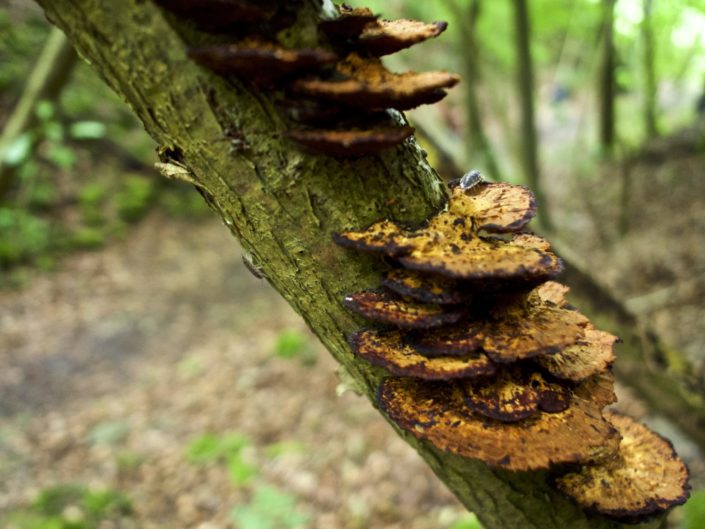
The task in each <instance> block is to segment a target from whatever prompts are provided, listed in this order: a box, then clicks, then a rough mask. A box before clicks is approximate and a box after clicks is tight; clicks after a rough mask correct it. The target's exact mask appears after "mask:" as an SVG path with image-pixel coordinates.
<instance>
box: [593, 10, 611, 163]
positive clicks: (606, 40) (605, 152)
mask: <svg viewBox="0 0 705 529" xmlns="http://www.w3.org/2000/svg"><path fill="white" fill-rule="evenodd" d="M615 2H616V0H602V6H603V14H602V50H601V51H602V56H601V58H600V66H599V74H598V77H599V81H598V89H597V94H598V95H597V97H598V111H599V120H600V128H599V145H600V151H601V155H602V156H603V157H604V158H607V159H609V158H611V157H612V155H613V153H614V143H615V136H616V135H615V95H616V94H615V92H616V90H615V88H616V83H615V50H614V5H615Z"/></svg>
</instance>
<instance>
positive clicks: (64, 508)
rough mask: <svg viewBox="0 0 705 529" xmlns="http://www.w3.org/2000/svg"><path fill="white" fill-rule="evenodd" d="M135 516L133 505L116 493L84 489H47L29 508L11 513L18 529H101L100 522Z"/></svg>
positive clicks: (69, 486) (81, 487)
mask: <svg viewBox="0 0 705 529" xmlns="http://www.w3.org/2000/svg"><path fill="white" fill-rule="evenodd" d="M131 513H132V503H131V501H130V500H129V499H128V498H127V496H125V495H124V494H122V493H121V492H118V491H114V490H92V489H89V488H87V487H84V486H82V485H59V486H56V487H51V488H48V489H44V490H42V491H41V492H40V493H39V496H38V497H37V499H36V500H35V501H34V502H33V503H32V505H31V506H30V507H29V508H26V509H22V510H17V511H14V512H11V513H9V515H8V516H7V519H8V521H9V522H10V523H11V524H12V526H14V527H17V528H18V529H98V527H99V526H101V522H103V521H107V520H115V521H117V520H119V519H121V518H123V517H125V516H129V515H130V514H131Z"/></svg>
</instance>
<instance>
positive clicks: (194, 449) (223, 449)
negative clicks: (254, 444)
mask: <svg viewBox="0 0 705 529" xmlns="http://www.w3.org/2000/svg"><path fill="white" fill-rule="evenodd" d="M250 445H251V442H250V439H249V438H248V437H247V436H245V435H242V434H239V433H234V432H231V433H227V434H223V435H220V436H218V435H215V434H212V433H205V434H203V435H201V436H199V437H197V438H196V439H194V440H193V441H191V443H189V445H188V447H187V448H186V456H187V457H188V459H189V461H191V462H192V463H211V462H215V461H225V460H227V459H228V457H230V456H232V455H234V454H239V453H240V452H241V451H242V449H243V448H245V447H247V446H250Z"/></svg>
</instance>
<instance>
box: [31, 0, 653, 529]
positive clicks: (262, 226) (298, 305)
mask: <svg viewBox="0 0 705 529" xmlns="http://www.w3.org/2000/svg"><path fill="white" fill-rule="evenodd" d="M38 1H39V3H40V4H41V5H42V6H43V7H44V9H45V10H46V12H47V15H48V16H49V18H50V19H51V20H52V21H53V22H55V23H56V24H57V25H59V26H60V27H61V28H63V29H64V30H65V31H66V32H67V34H68V35H69V38H70V39H71V40H72V42H73V43H74V44H75V45H76V47H77V49H78V50H79V51H80V53H81V55H82V56H83V57H85V58H86V59H88V60H89V61H90V62H91V63H92V65H93V66H94V67H95V68H96V70H97V71H98V72H99V73H100V74H101V75H102V76H103V77H104V78H105V80H106V81H107V82H108V83H109V84H110V85H111V86H112V87H113V88H114V89H115V90H116V91H117V92H118V93H119V94H121V95H122V96H123V97H124V98H125V100H126V101H127V102H128V103H129V104H130V106H131V107H132V108H133V110H134V111H135V113H136V114H137V115H138V116H139V118H140V119H141V120H142V122H143V123H144V126H145V128H146V129H147V131H148V132H149V133H150V134H151V135H152V136H153V137H154V138H155V139H156V141H157V142H158V143H159V144H160V145H161V146H162V151H161V152H162V158H163V161H167V160H168V159H171V160H174V161H178V162H179V163H181V164H183V165H184V166H186V168H187V169H189V171H190V172H191V174H192V175H193V177H194V178H195V179H196V180H197V181H198V183H199V187H200V189H201V191H202V193H203V194H204V196H205V197H206V199H207V200H208V201H209V203H210V204H211V205H212V207H213V208H214V209H215V210H216V211H217V212H218V213H219V215H220V216H221V217H222V218H223V220H224V222H225V223H226V224H227V225H228V226H229V228H230V229H231V231H232V232H233V233H234V234H235V235H236V236H237V237H238V238H239V239H240V241H241V244H242V246H243V249H244V250H245V252H247V253H248V254H250V255H251V256H252V259H253V260H254V262H255V265H256V266H257V267H258V268H260V269H261V270H262V272H263V274H264V275H265V276H266V277H267V279H268V280H269V282H270V283H271V284H272V285H273V286H274V287H275V288H276V289H277V290H278V291H279V292H280V293H281V294H282V295H283V296H284V298H286V299H287V301H288V302H289V303H291V305H292V306H293V307H294V308H295V309H296V310H297V311H298V312H299V314H301V315H302V316H303V317H304V319H305V320H306V321H307V323H308V324H309V325H310V326H311V328H312V329H313V331H314V332H315V333H316V334H317V335H318V337H319V338H320V339H321V341H322V342H323V343H324V344H325V345H326V347H327V348H328V349H329V350H330V352H331V353H332V354H333V356H334V357H335V358H336V359H337V360H338V361H339V362H341V363H342V364H343V365H344V366H345V368H346V370H347V371H348V372H349V373H350V374H351V375H352V376H353V377H354V379H355V380H356V381H357V382H358V383H359V384H360V386H361V387H362V388H363V389H364V392H365V393H366V395H367V396H368V397H369V398H370V399H371V400H373V396H374V393H375V390H376V387H377V385H378V382H379V380H380V378H381V377H382V376H383V372H382V371H381V370H379V369H376V368H373V367H371V366H369V365H367V364H366V363H364V362H362V361H359V360H357V359H356V358H355V357H354V356H353V354H352V353H351V351H350V349H349V347H348V345H347V343H346V335H347V334H349V333H350V332H352V331H354V330H356V329H357V328H358V327H359V326H360V321H359V320H357V319H356V318H354V317H352V316H351V315H350V314H349V313H347V312H346V311H345V310H344V309H343V308H342V306H341V300H342V298H343V296H344V294H345V293H347V292H351V291H354V290H357V289H360V288H364V287H370V286H372V285H375V284H377V283H378V279H379V273H380V272H381V270H382V265H381V264H380V263H379V261H378V260H374V259H371V258H369V257H365V256H361V255H357V254H355V253H354V252H349V251H345V250H343V249H341V248H339V247H337V246H336V245H334V244H333V243H332V242H331V233H332V232H334V231H338V230H341V229H343V228H348V227H356V228H359V227H362V226H365V225H367V224H370V223H371V222H373V221H375V220H377V219H379V218H381V217H393V218H395V219H398V220H406V221H420V220H421V219H423V218H425V217H426V216H427V215H429V214H430V213H431V212H432V211H434V209H436V208H438V207H439V206H441V204H442V203H443V201H444V199H445V192H444V190H443V187H442V186H441V184H440V181H439V179H438V178H437V176H436V174H435V172H434V171H433V170H432V169H431V168H430V167H429V166H428V165H427V164H426V162H425V160H424V158H423V156H422V154H421V151H420V149H419V148H418V147H417V146H416V145H415V144H414V143H413V142H409V143H407V144H405V145H404V146H403V147H400V148H397V149H394V150H392V151H388V152H387V153H385V154H382V155H378V156H369V157H365V158H360V159H357V160H352V161H337V160H335V159H332V158H328V157H323V156H309V155H305V154H303V153H302V152H300V151H299V150H298V149H296V148H295V147H294V146H293V145H291V144H289V143H288V142H286V141H283V140H282V132H284V130H285V129H286V127H287V124H286V123H285V121H284V119H283V118H282V117H281V115H280V114H279V112H278V111H277V109H276V106H275V102H274V100H273V98H272V97H270V96H269V95H267V94H264V93H262V92H257V91H253V90H251V89H248V88H247V87H245V86H243V85H242V84H241V83H239V82H237V81H235V80H232V79H224V78H220V77H217V76H214V75H212V74H210V73H208V72H205V71H203V70H202V69H200V68H199V67H198V66H196V65H195V64H194V63H193V62H192V61H190V60H189V59H188V57H187V56H186V51H185V45H184V42H183V41H182V39H181V38H180V37H179V35H177V32H176V31H175V30H174V29H173V28H172V27H171V26H170V25H169V23H168V22H167V20H171V17H167V16H165V15H164V14H163V13H162V12H161V11H160V10H159V9H157V8H156V7H155V6H154V5H153V4H152V3H151V2H148V1H144V0H119V1H118V0H112V1H111V0H38ZM317 7H318V6H315V5H314V4H313V2H312V1H310V2H309V3H307V4H305V7H304V10H305V12H304V13H302V14H301V16H299V22H298V24H299V25H298V27H297V28H296V31H298V32H301V33H306V32H309V36H310V34H311V31H312V26H311V25H312V24H313V23H315V17H314V15H315V13H314V11H313V10H314V8H317ZM306 10H307V11H306ZM179 33H180V34H181V35H183V36H185V37H186V38H187V39H195V38H197V37H196V36H195V35H194V34H192V33H191V32H190V31H189V30H188V29H186V28H185V27H179ZM227 130H238V131H239V133H240V135H241V136H242V137H244V140H245V141H246V142H247V144H249V145H250V148H249V149H247V150H238V149H237V148H234V147H233V145H231V144H230V142H229V141H228V139H227V136H226V134H225V131H227ZM400 435H402V436H403V437H404V438H405V439H406V440H407V441H408V442H409V443H410V444H411V445H413V446H414V447H415V448H416V449H417V450H418V451H419V453H420V454H421V455H422V456H423V457H424V458H425V459H426V461H428V463H429V464H430V465H431V467H432V468H433V469H434V471H435V472H436V474H437V475H438V477H439V478H440V479H441V480H443V481H444V482H445V483H446V484H447V485H448V486H449V487H450V488H451V490H453V491H454V492H455V493H456V495H457V496H458V497H459V498H460V499H461V501H462V502H463V503H464V504H465V505H466V506H467V507H468V508H469V509H471V510H473V511H475V512H476V513H477V514H478V516H479V518H480V519H481V521H482V522H483V523H484V525H485V527H486V529H588V528H590V529H608V528H610V529H616V528H621V527H623V526H622V525H620V524H616V523H613V522H609V521H607V520H605V519H602V518H588V517H587V516H586V515H585V514H583V512H582V511H581V510H579V509H578V508H576V507H575V506H574V505H573V504H572V503H570V502H568V501H567V500H565V499H563V498H562V497H560V496H559V495H558V494H557V493H556V492H554V491H553V489H551V488H550V487H549V485H548V484H547V479H546V475H545V473H511V472H506V471H495V470H491V469H489V468H487V467H486V466H485V465H484V464H483V463H481V462H478V461H474V460H466V459H462V458H459V457H457V456H452V455H449V454H445V453H442V452H440V451H438V450H437V449H435V448H433V447H432V446H430V445H428V444H426V443H422V442H419V441H417V440H416V439H415V438H413V437H412V436H410V435H408V434H405V433H401V432H400ZM642 527H644V528H647V527H649V528H651V527H656V523H654V524H649V525H643V526H642Z"/></svg>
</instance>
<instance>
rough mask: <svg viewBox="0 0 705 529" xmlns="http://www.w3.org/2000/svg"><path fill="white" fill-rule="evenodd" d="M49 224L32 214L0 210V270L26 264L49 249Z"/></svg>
mask: <svg viewBox="0 0 705 529" xmlns="http://www.w3.org/2000/svg"><path fill="white" fill-rule="evenodd" d="M49 234H50V228H49V223H48V222H46V221H45V220H42V219H40V218H38V217H35V216H33V215H32V214H30V213H28V212H26V211H23V210H19V209H12V208H0V268H1V267H8V266H11V265H16V264H19V263H23V262H27V261H29V260H31V259H32V258H34V257H36V256H38V255H40V254H41V253H42V252H44V251H46V250H47V248H49V242H50V239H49Z"/></svg>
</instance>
